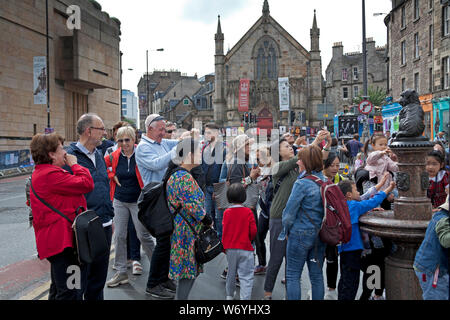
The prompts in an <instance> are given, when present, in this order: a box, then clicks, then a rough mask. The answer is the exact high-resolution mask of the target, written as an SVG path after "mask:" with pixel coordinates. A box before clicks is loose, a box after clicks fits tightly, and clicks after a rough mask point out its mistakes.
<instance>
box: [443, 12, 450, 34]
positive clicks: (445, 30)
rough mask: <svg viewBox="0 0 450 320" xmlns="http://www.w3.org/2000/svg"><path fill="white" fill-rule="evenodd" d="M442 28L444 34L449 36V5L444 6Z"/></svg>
mask: <svg viewBox="0 0 450 320" xmlns="http://www.w3.org/2000/svg"><path fill="white" fill-rule="evenodd" d="M442 10H443V11H442V28H443V30H442V31H443V33H444V36H448V34H449V32H450V15H449V7H448V6H445V7H444V8H442Z"/></svg>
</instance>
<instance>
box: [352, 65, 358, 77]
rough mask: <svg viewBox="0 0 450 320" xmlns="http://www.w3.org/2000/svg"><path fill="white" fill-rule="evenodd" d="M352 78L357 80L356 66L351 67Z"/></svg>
mask: <svg viewBox="0 0 450 320" xmlns="http://www.w3.org/2000/svg"><path fill="white" fill-rule="evenodd" d="M353 80H358V67H353Z"/></svg>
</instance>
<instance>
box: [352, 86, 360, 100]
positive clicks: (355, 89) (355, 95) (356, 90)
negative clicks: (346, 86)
mask: <svg viewBox="0 0 450 320" xmlns="http://www.w3.org/2000/svg"><path fill="white" fill-rule="evenodd" d="M358 96H359V87H358V86H354V87H353V97H354V98H356V97H358Z"/></svg>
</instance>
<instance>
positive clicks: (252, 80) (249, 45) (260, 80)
mask: <svg viewBox="0 0 450 320" xmlns="http://www.w3.org/2000/svg"><path fill="white" fill-rule="evenodd" d="M310 34H311V50H310V51H308V50H306V49H305V47H303V46H302V45H301V44H300V43H298V42H297V40H295V39H294V38H293V37H292V36H291V35H290V34H289V33H288V32H287V31H286V30H285V29H283V27H282V26H281V25H280V24H279V23H278V22H277V21H276V20H275V19H274V18H273V17H272V16H271V15H270V11H269V3H268V1H267V0H265V1H264V4H263V10H262V16H261V17H260V18H259V19H258V21H256V23H255V24H254V25H253V26H252V27H251V28H250V30H248V31H247V32H246V33H245V34H244V36H243V37H242V38H241V39H240V40H239V41H238V42H237V43H236V44H235V45H234V47H233V48H232V49H230V50H229V51H228V52H227V54H224V39H225V36H224V33H222V26H221V24H220V16H219V19H218V24H217V33H216V35H215V49H216V50H215V51H216V52H215V93H214V101H213V104H214V120H215V122H216V123H217V124H218V125H220V126H223V127H240V126H241V124H242V123H243V115H244V112H246V111H244V110H246V109H243V108H239V106H240V103H239V98H240V94H241V99H243V101H244V102H245V103H243V105H244V107H246V108H248V110H247V112H250V113H251V114H252V115H256V116H257V124H256V126H257V127H259V128H263V129H272V128H277V129H278V128H279V127H280V126H286V127H289V121H291V124H293V125H296V126H310V127H315V126H319V125H320V122H319V121H317V105H318V104H321V103H322V102H323V91H322V83H323V77H322V59H321V55H320V46H319V38H320V29H319V28H318V27H317V20H316V12H315V10H314V18H313V24H312V28H311V29H310ZM279 78H287V79H284V81H283V83H286V82H285V81H286V80H287V81H288V85H285V88H286V87H287V90H286V89H284V90H283V87H281V86H280V85H281V80H282V79H280V81H279ZM243 80H244V87H242V83H243ZM245 83H247V86H248V93H247V97H245V93H246V92H245V90H244V91H242V88H244V89H245V86H246V85H245ZM279 88H282V92H283V94H282V96H283V99H285V100H282V99H281V101H284V102H283V103H282V107H283V108H282V109H283V111H281V110H280V98H279ZM242 94H244V97H243V96H242ZM286 96H287V98H288V100H286ZM247 100H248V101H247ZM286 101H288V108H289V110H290V111H291V112H289V111H287V110H288V109H287V108H286V107H287V104H286ZM241 103H242V102H241ZM241 107H242V105H241ZM239 109H240V110H239Z"/></svg>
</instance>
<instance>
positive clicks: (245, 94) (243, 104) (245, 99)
mask: <svg viewBox="0 0 450 320" xmlns="http://www.w3.org/2000/svg"><path fill="white" fill-rule="evenodd" d="M249 100H250V80H249V79H241V80H240V81H239V105H238V111H239V112H248V107H249Z"/></svg>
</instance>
